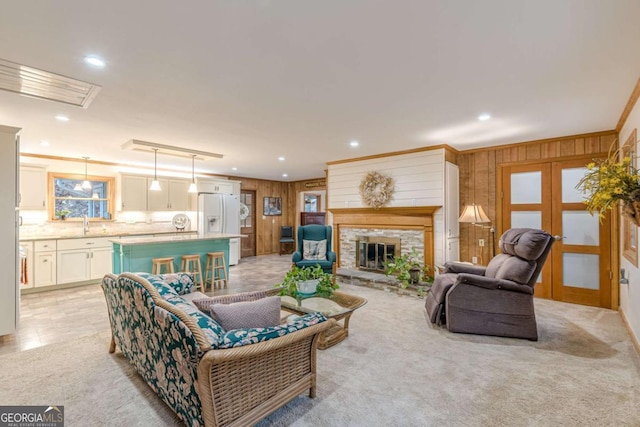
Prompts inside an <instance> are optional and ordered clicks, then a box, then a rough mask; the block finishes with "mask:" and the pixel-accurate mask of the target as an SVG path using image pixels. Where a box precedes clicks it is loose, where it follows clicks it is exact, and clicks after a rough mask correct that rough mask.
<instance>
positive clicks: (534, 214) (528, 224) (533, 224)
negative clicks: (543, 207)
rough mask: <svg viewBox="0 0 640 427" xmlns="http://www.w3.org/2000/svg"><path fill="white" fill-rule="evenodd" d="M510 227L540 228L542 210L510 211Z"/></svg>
mask: <svg viewBox="0 0 640 427" xmlns="http://www.w3.org/2000/svg"><path fill="white" fill-rule="evenodd" d="M511 228H538V229H542V212H538V211H515V212H511Z"/></svg>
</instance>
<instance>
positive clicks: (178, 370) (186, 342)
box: [102, 275, 204, 427]
mask: <svg viewBox="0 0 640 427" xmlns="http://www.w3.org/2000/svg"><path fill="white" fill-rule="evenodd" d="M102 288H103V290H104V293H105V296H106V299H107V307H108V310H109V320H110V322H111V330H112V333H113V336H114V339H115V341H116V343H117V344H118V347H119V348H120V349H121V350H122V353H123V354H124V355H125V356H126V358H127V359H128V360H129V361H130V362H131V364H132V365H133V366H134V367H135V368H136V371H138V373H139V374H140V375H142V376H143V377H144V379H145V381H146V382H147V383H148V384H149V386H150V387H151V388H152V389H153V390H154V391H155V392H156V393H157V394H158V396H160V398H161V399H162V400H164V401H165V402H166V403H167V404H168V405H169V406H170V407H171V408H172V409H173V410H174V411H175V413H176V414H178V416H179V417H180V419H182V420H183V421H184V422H185V424H187V425H190V426H194V427H195V426H197V427H200V426H204V421H203V419H202V414H201V412H200V407H201V402H200V398H199V396H198V393H197V390H196V387H197V383H196V378H197V367H198V360H199V359H200V358H201V357H202V354H203V353H202V351H201V350H200V348H199V346H198V343H197V341H196V339H195V337H194V335H193V334H192V332H191V330H189V328H187V327H186V325H185V324H184V323H183V322H182V321H180V319H178V318H177V317H176V316H175V315H174V314H172V313H170V312H168V311H167V310H165V309H163V308H160V307H158V306H156V305H155V303H154V301H153V298H152V297H151V295H150V294H149V292H148V291H147V290H146V289H145V288H144V287H143V286H142V285H141V284H140V283H139V282H138V281H136V280H133V279H131V278H129V277H124V276H120V277H118V279H117V280H115V278H113V277H111V276H109V275H107V276H105V278H104V279H103V282H102Z"/></svg>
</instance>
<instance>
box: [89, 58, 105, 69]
mask: <svg viewBox="0 0 640 427" xmlns="http://www.w3.org/2000/svg"><path fill="white" fill-rule="evenodd" d="M84 62H86V63H87V64H89V65H93V66H94V67H99V68H102V67H104V66H105V65H106V63H105V62H104V60H103V59H101V58H99V57H97V56H95V55H90V56H85V57H84Z"/></svg>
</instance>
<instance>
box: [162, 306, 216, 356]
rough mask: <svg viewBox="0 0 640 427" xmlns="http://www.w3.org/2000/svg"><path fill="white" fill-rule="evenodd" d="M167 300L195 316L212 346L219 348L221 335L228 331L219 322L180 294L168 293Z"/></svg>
mask: <svg viewBox="0 0 640 427" xmlns="http://www.w3.org/2000/svg"><path fill="white" fill-rule="evenodd" d="M165 300H166V301H167V302H168V303H169V304H171V305H173V306H175V307H176V308H179V309H180V310H182V311H183V312H185V313H186V314H188V315H189V316H191V317H193V318H194V320H195V321H196V322H197V323H198V326H199V327H200V329H202V332H204V334H205V335H206V336H207V339H208V340H209V344H211V348H218V346H219V344H220V340H221V337H222V336H223V335H224V333H225V332H226V331H225V330H224V329H223V328H222V326H220V325H219V324H218V322H216V321H215V320H213V319H212V318H211V317H209V316H207V315H206V314H205V313H203V312H201V311H200V310H198V309H197V308H196V307H195V306H194V305H193V304H191V303H190V302H188V301H187V300H185V299H184V298H182V297H181V296H180V295H173V296H171V295H168V296H167V297H166V298H165Z"/></svg>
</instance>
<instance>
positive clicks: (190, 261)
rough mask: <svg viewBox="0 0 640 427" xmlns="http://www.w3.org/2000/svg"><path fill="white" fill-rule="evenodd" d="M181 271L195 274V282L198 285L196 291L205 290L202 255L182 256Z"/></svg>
mask: <svg viewBox="0 0 640 427" xmlns="http://www.w3.org/2000/svg"><path fill="white" fill-rule="evenodd" d="M180 271H183V272H185V273H192V274H193V281H194V282H195V284H196V291H198V290H200V291H203V290H204V286H203V283H202V263H200V255H198V254H196V255H182V263H181V264H180Z"/></svg>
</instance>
